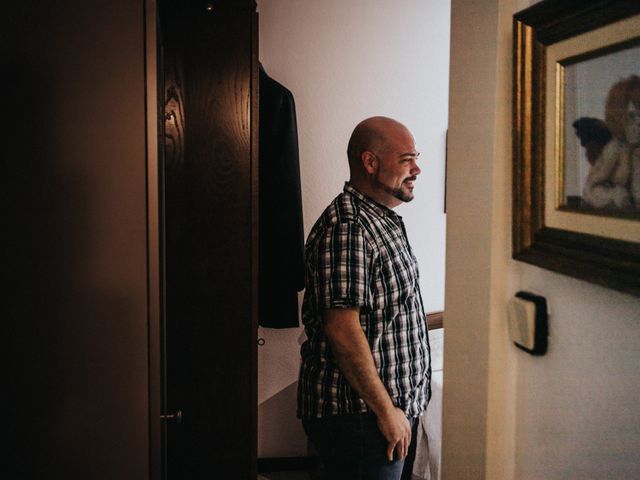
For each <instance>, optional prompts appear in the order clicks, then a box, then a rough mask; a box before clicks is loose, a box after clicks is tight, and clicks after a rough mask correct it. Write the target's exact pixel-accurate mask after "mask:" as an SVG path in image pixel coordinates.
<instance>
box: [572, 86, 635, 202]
mask: <svg viewBox="0 0 640 480" xmlns="http://www.w3.org/2000/svg"><path fill="white" fill-rule="evenodd" d="M573 127H574V128H575V129H576V135H577V136H578V137H579V138H580V143H581V145H582V146H583V147H585V149H586V154H587V160H588V161H589V163H590V164H591V170H590V171H589V174H588V176H587V179H586V182H585V185H584V188H583V191H582V197H583V200H584V201H585V202H586V203H587V204H588V205H589V206H590V207H593V208H599V209H618V210H628V209H638V210H640V77H639V76H637V75H630V76H629V77H627V78H624V79H622V80H620V81H619V82H617V83H615V84H614V85H613V86H612V87H611V89H610V90H609V94H608V95H607V100H606V104H605V119H604V122H603V121H602V120H600V119H597V118H590V117H581V118H579V119H578V120H576V121H575V122H574V123H573Z"/></svg>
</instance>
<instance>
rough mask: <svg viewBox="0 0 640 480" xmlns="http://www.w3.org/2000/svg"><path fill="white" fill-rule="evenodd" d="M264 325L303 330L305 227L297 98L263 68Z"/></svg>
mask: <svg viewBox="0 0 640 480" xmlns="http://www.w3.org/2000/svg"><path fill="white" fill-rule="evenodd" d="M259 155H260V170H259V172H260V173H259V175H260V195H259V200H260V232H259V235H260V246H259V249H260V262H259V269H260V270H259V273H258V279H259V324H260V325H261V326H263V327H271V328H287V327H297V326H298V325H299V323H298V295H297V292H298V291H299V290H302V289H303V288H304V229H303V224H302V196H301V191H300V165H299V161H298V132H297V125H296V110H295V103H294V100H293V94H292V93H291V92H290V91H289V90H288V89H287V88H286V87H284V86H283V85H281V84H279V83H278V82H276V81H275V80H273V79H272V78H270V77H269V76H268V75H267V74H266V73H265V71H264V69H263V68H262V65H260V150H259Z"/></svg>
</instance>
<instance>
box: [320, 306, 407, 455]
mask: <svg viewBox="0 0 640 480" xmlns="http://www.w3.org/2000/svg"><path fill="white" fill-rule="evenodd" d="M324 331H325V334H326V335H327V338H328V339H329V342H330V344H331V349H332V350H333V353H334V355H335V356H336V359H337V360H338V366H339V367H340V371H341V372H342V374H343V375H344V376H345V377H346V379H347V381H348V382H349V383H350V384H351V386H352V387H353V388H354V389H355V391H356V392H358V394H359V395H360V396H361V397H362V399H363V400H364V402H365V403H366V404H367V405H368V406H369V408H370V409H371V410H372V411H373V413H374V414H375V416H376V419H377V422H378V428H379V429H380V431H381V432H382V434H383V435H384V438H386V439H387V441H388V442H389V446H388V448H387V457H388V458H389V461H390V462H392V461H393V451H394V450H395V449H397V450H398V458H399V459H404V458H405V457H406V456H407V453H408V451H409V444H410V443H411V426H410V425H409V420H407V417H406V416H405V414H404V412H403V411H402V410H400V409H399V408H397V407H396V406H395V405H394V404H393V402H392V401H391V398H390V397H389V393H388V392H387V390H386V388H385V387H384V385H383V384H382V381H381V380H380V377H379V376H378V371H377V370H376V367H375V364H374V362H373V357H372V355H371V349H370V348H369V344H368V343H367V339H366V337H365V336H364V332H363V330H362V327H361V326H360V314H359V309H358V308H333V309H330V310H327V311H326V312H325V313H324Z"/></svg>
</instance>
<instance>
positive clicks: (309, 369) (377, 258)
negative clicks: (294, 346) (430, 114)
mask: <svg viewBox="0 0 640 480" xmlns="http://www.w3.org/2000/svg"><path fill="white" fill-rule="evenodd" d="M305 255H306V274H305V277H306V278H305V283H306V290H305V295H304V301H303V305H302V320H303V323H304V326H305V332H306V334H307V340H306V341H305V342H304V344H303V345H302V348H301V355H302V365H301V367H300V378H299V383H298V416H299V417H324V416H328V415H340V414H345V413H361V412H366V411H368V408H367V406H366V404H365V403H364V401H363V400H362V399H361V398H360V397H359V396H358V394H357V393H356V392H355V391H354V390H353V389H352V388H351V386H350V385H349V383H348V382H347V380H346V379H345V377H344V376H343V375H342V373H341V372H340V370H339V369H338V364H337V361H336V359H335V357H334V356H333V354H332V352H331V348H330V346H329V342H328V340H327V337H326V336H325V334H324V330H323V320H322V313H323V311H324V310H326V309H329V308H336V307H337V308H340V307H342V308H346V307H360V324H361V325H362V329H363V331H364V333H365V336H366V338H367V340H368V342H369V347H370V348H371V352H372V354H373V359H374V362H375V365H376V368H377V369H378V374H379V375H380V378H381V379H382V383H383V384H384V385H385V387H386V388H387V391H388V392H389V395H390V397H391V400H392V401H393V403H394V404H395V405H396V406H397V407H399V408H401V409H402V410H403V411H404V412H405V413H406V414H407V415H408V416H410V417H417V416H418V415H420V413H421V412H422V411H423V410H424V409H425V408H426V406H427V402H428V400H429V397H430V393H431V392H430V379H431V367H430V350H429V337H428V330H427V325H426V318H425V314H424V308H423V305H422V298H421V295H420V286H419V284H418V277H419V275H418V265H417V262H416V258H415V256H414V255H413V253H412V251H411V247H410V246H409V242H408V240H407V235H406V232H405V228H404V224H403V223H402V218H401V217H400V216H399V215H397V214H396V213H394V212H393V211H392V210H391V209H389V208H387V207H385V206H383V205H380V204H378V203H377V202H375V201H374V200H372V199H371V198H369V197H366V196H365V195H363V194H361V193H360V192H358V191H357V190H355V189H354V188H353V187H352V186H350V185H349V184H348V183H347V184H346V185H345V188H344V192H343V193H341V194H340V195H338V197H336V198H335V199H334V200H333V202H332V203H331V204H330V205H329V206H328V207H327V208H326V210H325V211H324V213H323V214H322V215H321V216H320V218H319V219H318V221H317V222H316V224H315V225H314V227H313V229H312V230H311V233H310V234H309V237H308V239H307V243H306V246H305Z"/></svg>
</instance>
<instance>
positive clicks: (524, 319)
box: [508, 292, 548, 355]
mask: <svg viewBox="0 0 640 480" xmlns="http://www.w3.org/2000/svg"><path fill="white" fill-rule="evenodd" d="M547 316H548V315H547V302H546V300H545V299H544V297H540V296H538V295H534V294H532V293H528V292H518V293H517V294H516V296H515V298H512V299H511V300H510V301H509V305H508V319H509V336H510V337H511V340H512V341H513V343H515V344H516V346H517V347H519V348H521V349H522V350H525V351H526V352H529V353H531V354H533V355H544V353H545V352H546V351H547V335H548V325H547Z"/></svg>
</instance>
